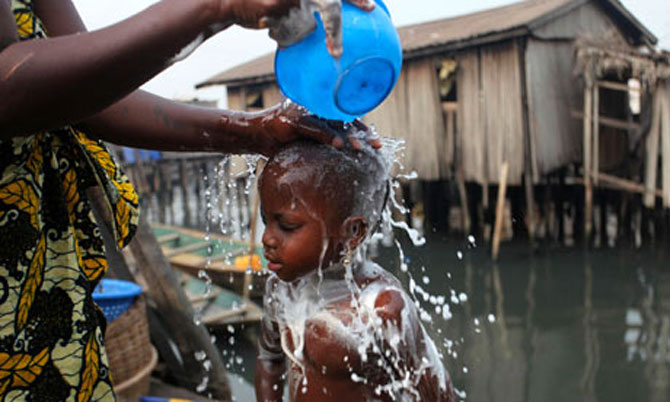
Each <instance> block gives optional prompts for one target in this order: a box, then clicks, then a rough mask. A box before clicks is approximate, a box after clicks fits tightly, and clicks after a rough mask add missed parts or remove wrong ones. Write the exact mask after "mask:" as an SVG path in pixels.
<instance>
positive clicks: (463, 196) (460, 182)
mask: <svg viewBox="0 0 670 402" xmlns="http://www.w3.org/2000/svg"><path fill="white" fill-rule="evenodd" d="M456 185H457V186H458V196H459V198H460V200H461V215H463V216H462V219H463V233H464V234H465V235H466V236H467V235H469V234H470V231H471V229H472V228H471V224H470V207H469V206H468V192H467V189H466V188H465V180H464V179H463V173H462V172H460V171H459V172H457V173H456Z"/></svg>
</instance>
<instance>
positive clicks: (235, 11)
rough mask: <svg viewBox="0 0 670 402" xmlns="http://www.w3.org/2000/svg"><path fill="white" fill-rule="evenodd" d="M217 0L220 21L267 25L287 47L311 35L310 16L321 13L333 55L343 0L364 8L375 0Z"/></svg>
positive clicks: (336, 51)
mask: <svg viewBox="0 0 670 402" xmlns="http://www.w3.org/2000/svg"><path fill="white" fill-rule="evenodd" d="M218 1H223V6H222V8H221V14H222V18H221V20H222V21H225V22H232V23H234V24H238V25H241V26H244V27H247V28H256V29H259V28H270V36H271V37H272V38H273V39H275V40H276V41H277V42H278V43H279V45H280V46H288V45H290V44H292V43H295V42H297V41H299V40H301V39H303V37H304V36H306V35H308V34H310V33H311V32H312V31H313V30H314V28H315V27H316V22H315V21H314V16H313V12H314V11H316V12H318V13H319V14H320V15H321V20H322V21H323V24H324V28H325V30H326V45H327V47H328V51H329V52H330V54H331V55H332V56H333V57H340V55H341V54H342V1H348V2H349V3H351V4H353V5H355V6H356V7H358V8H360V9H362V10H365V11H372V10H373V9H374V8H375V2H374V0H218ZM292 10H296V11H297V12H296V11H292ZM295 25H301V26H299V27H296V26H295ZM302 25H309V26H302Z"/></svg>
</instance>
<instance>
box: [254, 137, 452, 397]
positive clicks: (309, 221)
mask: <svg viewBox="0 0 670 402" xmlns="http://www.w3.org/2000/svg"><path fill="white" fill-rule="evenodd" d="M387 176H388V169H387V166H386V165H385V164H384V163H383V162H382V160H381V157H380V155H379V153H378V152H375V151H372V150H371V149H369V148H364V149H363V150H360V151H354V150H352V149H349V148H347V149H344V150H336V149H334V148H332V147H327V146H322V145H318V144H312V143H304V142H301V143H296V144H293V145H290V146H288V147H286V148H285V149H283V150H282V151H280V152H279V153H278V154H277V155H275V156H274V157H273V158H272V159H271V160H270V161H269V162H268V164H267V166H266V167H265V169H264V170H263V173H262V175H261V178H260V182H259V191H260V197H261V213H262V216H263V219H264V222H265V224H266V228H265V233H264V234H263V246H264V249H265V257H266V259H267V260H268V268H269V269H270V270H271V271H272V272H273V274H272V275H271V276H270V278H269V280H268V283H267V286H266V291H265V298H264V309H265V315H264V318H263V322H262V325H261V337H260V342H259V348H260V351H259V355H258V359H257V369H256V394H257V400H258V401H263V402H266V401H280V400H282V396H283V382H284V379H285V378H286V375H287V376H288V387H289V399H290V400H291V401H321V402H327V401H345V402H355V401H429V402H440V401H455V397H454V396H453V391H452V388H451V383H450V380H449V377H448V374H447V372H446V370H445V369H444V367H443V365H442V362H441V361H440V358H439V356H438V353H437V350H436V348H435V345H434V343H433V342H432V340H431V339H430V338H429V337H428V335H427V334H426V331H425V330H424V328H423V326H422V325H421V322H420V320H419V317H418V314H417V309H416V306H415V305H414V303H413V301H412V300H411V299H410V297H409V296H408V295H407V294H406V293H405V292H404V291H403V289H402V285H401V284H400V282H399V281H398V280H397V279H396V278H395V277H394V276H393V275H391V274H390V273H388V272H386V271H385V270H384V269H383V268H381V267H380V266H378V265H376V264H374V263H372V262H369V261H366V260H365V258H364V256H363V253H362V249H363V248H364V247H362V244H363V243H364V241H365V239H366V238H367V237H368V236H369V235H370V234H371V233H372V232H373V231H374V230H373V229H374V226H375V225H376V224H377V223H378V222H379V220H380V216H381V211H382V209H383V206H384V202H385V198H386V197H388V194H387V189H388V177H387ZM287 359H288V370H287V367H286V361H287Z"/></svg>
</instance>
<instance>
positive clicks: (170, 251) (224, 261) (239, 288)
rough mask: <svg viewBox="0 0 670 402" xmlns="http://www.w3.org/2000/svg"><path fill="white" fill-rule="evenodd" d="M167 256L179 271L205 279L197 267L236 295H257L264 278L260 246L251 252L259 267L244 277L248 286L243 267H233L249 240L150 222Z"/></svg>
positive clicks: (242, 254) (243, 252)
mask: <svg viewBox="0 0 670 402" xmlns="http://www.w3.org/2000/svg"><path fill="white" fill-rule="evenodd" d="M151 226H152V228H153V231H154V234H155V235H156V238H157V239H158V242H159V243H160V244H161V247H162V248H163V252H164V253H165V255H166V257H168V259H169V260H170V264H171V265H172V266H173V267H174V268H176V269H178V270H179V271H181V272H184V273H187V274H189V275H191V276H192V277H194V278H198V279H206V278H205V277H204V274H202V273H201V271H204V272H205V273H206V274H207V276H208V277H209V278H210V279H211V280H212V283H214V284H215V285H217V286H220V287H222V288H224V289H228V290H232V291H233V292H235V293H237V294H238V295H242V296H248V297H251V298H257V297H261V296H262V295H263V291H264V288H265V281H266V279H267V275H268V273H267V271H266V270H265V267H267V261H265V259H264V258H263V257H262V254H263V252H262V248H261V247H255V249H254V251H255V254H256V255H258V256H259V257H260V265H261V266H260V267H257V268H261V269H259V270H252V271H253V273H252V274H251V275H250V277H249V278H246V283H248V284H249V286H247V287H248V288H249V289H248V291H247V292H245V276H246V271H247V270H246V267H242V266H239V264H238V266H237V267H236V266H235V264H234V261H235V259H236V258H238V257H241V256H244V255H248V254H249V244H248V242H244V241H242V240H238V239H232V238H229V237H226V236H221V235H216V234H210V235H209V236H206V234H205V233H203V232H201V231H197V230H192V229H185V228H180V227H175V226H168V225H162V224H152V225H151Z"/></svg>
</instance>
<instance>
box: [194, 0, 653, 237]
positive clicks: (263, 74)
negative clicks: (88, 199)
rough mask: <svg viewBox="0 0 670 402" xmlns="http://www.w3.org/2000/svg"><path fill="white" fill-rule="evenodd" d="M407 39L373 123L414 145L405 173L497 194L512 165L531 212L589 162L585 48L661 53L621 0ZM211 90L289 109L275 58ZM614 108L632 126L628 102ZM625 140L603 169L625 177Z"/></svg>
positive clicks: (503, 11) (223, 77)
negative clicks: (553, 177)
mask: <svg viewBox="0 0 670 402" xmlns="http://www.w3.org/2000/svg"><path fill="white" fill-rule="evenodd" d="M399 33H400V37H401V41H402V44H403V49H404V65H403V73H402V75H401V77H400V79H399V81H398V85H397V86H396V88H395V90H394V91H393V92H392V94H391V95H390V96H389V98H387V100H386V101H385V102H384V103H383V104H382V105H381V106H380V107H379V108H377V109H376V110H374V111H373V112H371V113H370V114H369V115H368V116H366V117H365V120H366V121H367V122H368V123H374V124H375V125H376V127H377V128H378V131H379V132H380V133H381V134H382V135H391V136H394V137H402V138H404V139H405V140H406V141H407V151H406V160H405V167H406V168H408V169H410V170H414V171H416V172H417V173H418V177H419V179H420V180H423V181H441V180H449V181H453V182H459V183H460V184H461V186H460V187H461V188H463V187H464V186H465V184H466V183H474V184H477V185H480V186H481V187H482V188H484V189H486V188H488V186H489V185H491V184H493V185H496V184H498V183H499V182H500V177H501V172H502V170H503V169H502V166H503V165H504V164H505V162H506V163H507V164H508V173H507V177H506V182H507V183H508V184H509V185H510V186H521V185H523V184H524V183H525V184H526V201H527V202H526V203H527V204H532V202H533V201H532V197H533V195H532V194H531V193H532V186H533V185H536V184H538V183H540V182H541V180H542V179H543V178H544V177H546V176H547V175H549V174H551V173H552V172H555V171H557V170H559V169H563V168H565V167H567V166H581V164H582V162H583V158H584V155H585V154H584V144H585V143H584V139H583V138H584V136H583V127H584V124H583V121H582V120H583V119H582V118H581V117H580V116H579V114H577V115H576V114H575V113H574V112H575V111H580V110H583V109H584V105H583V102H584V95H583V94H584V87H585V80H584V76H583V74H582V73H581V71H579V69H578V68H577V65H578V64H577V60H576V55H577V45H578V42H579V41H580V40H583V39H584V38H598V39H599V40H605V41H606V42H607V43H608V44H611V45H613V46H616V47H617V48H618V49H622V50H623V51H628V52H637V51H639V50H640V49H653V46H654V45H655V44H656V42H657V39H656V38H655V36H654V35H653V34H652V33H651V32H650V31H649V30H647V29H646V28H645V27H644V26H643V25H642V24H641V23H640V22H639V21H638V20H637V19H636V18H635V17H634V16H633V15H632V14H631V13H630V12H629V11H628V10H626V9H625V8H624V7H623V5H622V4H621V3H620V2H619V1H617V0H527V1H522V2H519V3H514V4H512V5H509V6H504V7H500V8H495V9H490V10H486V11H482V12H477V13H474V14H469V15H464V16H459V17H453V18H447V19H442V20H438V21H432V22H427V23H421V24H417V25H411V26H405V27H401V28H399ZM211 85H225V86H226V87H227V91H228V101H229V107H231V108H233V109H252V108H256V107H259V108H260V107H267V106H270V105H271V104H274V103H276V102H277V101H278V100H279V99H280V94H279V91H278V90H277V86H276V83H275V78H274V71H273V55H272V54H268V55H265V56H262V57H260V58H257V59H255V60H252V61H250V62H248V63H245V64H242V65H240V66H237V67H235V68H232V69H230V70H228V71H224V72H222V73H220V74H218V75H216V76H214V77H212V78H210V79H208V80H206V81H204V82H202V83H200V84H199V85H198V87H205V86H211ZM626 85H627V84H626ZM608 102H612V103H613V104H612V105H609V106H608V107H609V108H611V109H612V110H616V109H617V108H619V109H621V114H622V115H623V116H625V115H626V113H627V112H626V111H625V110H624V109H625V107H626V104H627V103H626V102H627V101H626V98H625V97H623V98H620V99H619V100H616V99H611V100H608ZM617 102H619V103H620V104H617ZM623 119H624V120H625V117H623ZM619 134H620V135H619V137H617V136H614V137H613V138H614V140H612V143H611V144H609V146H610V148H611V149H608V151H607V152H601V153H603V154H604V155H603V157H602V158H601V160H600V164H601V167H603V168H606V169H615V168H617V167H618V165H617V164H618V163H619V162H620V160H621V159H622V158H623V157H625V156H626V155H627V153H628V151H629V146H628V145H629V142H631V141H633V138H629V137H630V136H631V133H630V132H624V133H619ZM608 158H609V159H608ZM484 191H485V192H486V190H484ZM486 203H487V204H488V201H487V202H486ZM466 226H467V225H466Z"/></svg>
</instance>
